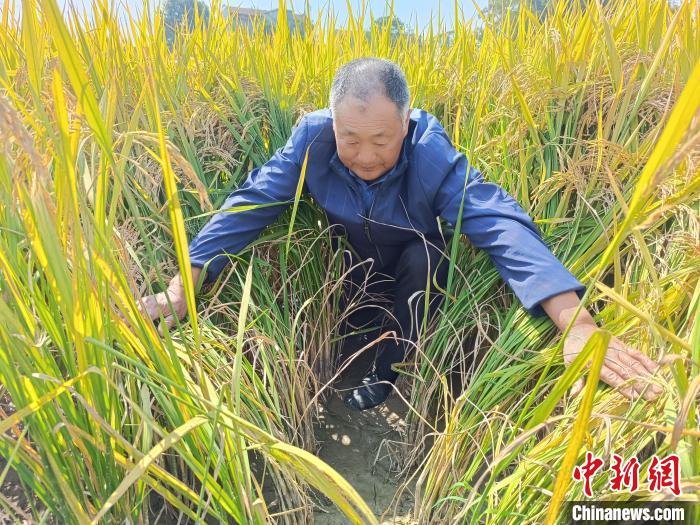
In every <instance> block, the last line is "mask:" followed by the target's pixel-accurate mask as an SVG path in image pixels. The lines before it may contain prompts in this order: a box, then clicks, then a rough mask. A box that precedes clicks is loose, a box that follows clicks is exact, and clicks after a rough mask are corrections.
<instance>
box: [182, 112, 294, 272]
mask: <svg viewBox="0 0 700 525" xmlns="http://www.w3.org/2000/svg"><path fill="white" fill-rule="evenodd" d="M307 128H308V122H307V119H306V118H305V117H304V118H302V119H301V121H300V122H298V124H297V125H296V126H295V127H294V128H292V133H291V137H290V138H289V140H288V141H287V143H286V144H285V145H284V147H281V148H279V149H278V150H277V151H276V152H275V153H274V155H273V156H272V157H271V158H270V160H268V161H267V162H266V163H265V164H263V165H262V166H260V167H259V168H255V169H254V170H252V171H251V172H250V174H249V175H248V178H247V179H246V181H245V182H244V183H243V185H242V186H240V187H239V188H238V189H236V190H235V191H233V192H232V193H231V194H230V195H229V196H228V197H227V198H226V200H225V201H224V203H223V204H222V206H221V208H219V212H218V213H217V214H216V215H213V216H212V217H211V219H210V220H209V222H207V224H205V225H204V227H203V228H202V229H201V230H200V231H199V233H198V234H197V236H196V237H195V238H194V239H192V241H191V242H190V244H189V253H190V264H191V265H192V266H197V267H200V268H203V267H204V266H205V265H206V264H207V263H209V266H208V267H207V274H206V278H205V280H204V282H205V283H211V282H213V281H215V280H216V278H217V277H218V275H219V274H220V273H221V272H222V270H223V269H224V267H225V266H226V264H227V263H228V262H229V258H228V257H227V255H226V254H235V253H238V252H239V251H241V250H242V249H243V248H245V247H246V246H248V244H250V243H251V242H252V241H253V240H254V239H255V238H256V237H257V236H258V235H259V234H260V232H261V231H262V230H263V229H264V228H265V227H266V226H268V225H269V224H271V223H272V222H274V221H275V219H276V218H277V217H278V216H279V215H280V213H282V211H283V210H284V209H285V208H286V207H288V206H289V204H290V203H291V202H293V200H294V196H295V193H296V189H297V185H298V183H299V176H300V175H301V165H302V162H303V159H304V154H305V149H306V145H307V136H308V129H307ZM273 203H281V204H273ZM251 205H264V206H262V207H254V208H253V209H245V208H244V209H242V210H240V211H236V210H235V209H236V208H240V207H247V206H251ZM225 210H228V211H225Z"/></svg>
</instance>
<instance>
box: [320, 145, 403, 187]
mask: <svg viewBox="0 0 700 525" xmlns="http://www.w3.org/2000/svg"><path fill="white" fill-rule="evenodd" d="M410 137H411V134H410V133H409V134H407V135H406V138H404V140H403V144H402V145H401V153H399V160H398V161H396V164H395V165H394V167H393V168H391V169H390V170H389V171H388V172H387V173H386V177H385V178H384V182H387V181H389V180H391V179H395V178H397V177H399V176H401V175H402V174H403V173H404V172H405V171H406V168H408V152H407V150H408V143H409V141H410ZM330 165H331V168H333V170H334V171H335V172H336V173H337V174H339V175H340V176H341V177H345V178H347V179H349V180H353V181H354V179H357V178H358V177H357V176H356V175H353V173H352V172H351V171H350V170H349V169H348V168H347V166H345V164H343V163H342V162H341V161H340V157H338V149H337V148H336V150H335V152H334V153H333V156H332V157H331V160H330Z"/></svg>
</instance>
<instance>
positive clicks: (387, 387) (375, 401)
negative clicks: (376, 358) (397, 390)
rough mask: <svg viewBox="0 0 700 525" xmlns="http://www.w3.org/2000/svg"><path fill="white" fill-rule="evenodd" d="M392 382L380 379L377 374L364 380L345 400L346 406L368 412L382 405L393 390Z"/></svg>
mask: <svg viewBox="0 0 700 525" xmlns="http://www.w3.org/2000/svg"><path fill="white" fill-rule="evenodd" d="M393 389H394V388H393V385H392V382H390V381H388V380H386V379H385V380H382V379H379V377H378V376H377V374H376V373H371V374H370V375H368V376H366V377H364V378H363V379H362V384H361V385H360V386H358V387H357V388H353V389H352V390H351V391H350V392H349V393H348V394H347V395H346V396H345V398H344V399H343V402H344V403H345V406H347V407H348V408H352V409H353V410H367V409H370V408H374V407H376V406H377V405H380V404H382V403H383V402H384V401H385V400H386V398H387V397H388V396H389V394H390V393H391V391H392V390H393Z"/></svg>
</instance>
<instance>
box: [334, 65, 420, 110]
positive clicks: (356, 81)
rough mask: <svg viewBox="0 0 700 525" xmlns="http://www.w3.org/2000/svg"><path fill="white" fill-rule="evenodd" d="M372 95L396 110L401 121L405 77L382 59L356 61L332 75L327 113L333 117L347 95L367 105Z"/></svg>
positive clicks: (405, 103) (406, 97) (406, 101)
mask: <svg viewBox="0 0 700 525" xmlns="http://www.w3.org/2000/svg"><path fill="white" fill-rule="evenodd" d="M376 94H381V95H384V96H385V97H387V98H388V99H389V100H391V101H392V102H393V103H394V104H395V105H396V108H397V109H398V110H399V117H400V118H401V119H403V118H404V117H405V115H406V112H407V111H408V104H409V94H408V83H407V82H406V76H405V75H404V73H403V71H402V70H401V68H400V67H399V66H398V65H397V64H395V63H394V62H392V61H391V60H386V59H383V58H374V57H364V58H356V59H355V60H351V61H350V62H347V63H346V64H343V65H342V66H340V67H339V68H338V70H337V71H336V72H335V76H334V77H333V83H332V85H331V96H330V106H331V111H332V112H333V113H335V112H336V109H337V107H338V104H340V102H341V101H342V100H343V99H344V98H345V97H346V96H348V95H350V96H352V97H354V98H357V99H360V100H361V101H363V102H368V101H369V99H370V98H371V97H372V96H374V95H376Z"/></svg>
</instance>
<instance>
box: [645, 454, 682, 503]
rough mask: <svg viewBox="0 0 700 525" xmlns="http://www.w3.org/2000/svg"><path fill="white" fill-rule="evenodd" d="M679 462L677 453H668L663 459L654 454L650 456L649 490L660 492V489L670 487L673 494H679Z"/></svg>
mask: <svg viewBox="0 0 700 525" xmlns="http://www.w3.org/2000/svg"><path fill="white" fill-rule="evenodd" d="M680 477H681V463H680V459H679V458H678V455H677V454H670V455H668V456H666V457H665V458H664V459H661V460H660V459H659V458H658V457H657V456H656V455H654V456H653V457H652V458H651V465H649V490H650V491H652V492H661V490H662V489H664V488H668V489H671V492H673V494H674V495H676V496H680V494H681V484H680Z"/></svg>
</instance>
